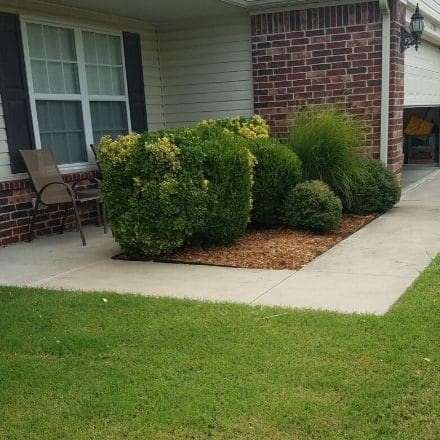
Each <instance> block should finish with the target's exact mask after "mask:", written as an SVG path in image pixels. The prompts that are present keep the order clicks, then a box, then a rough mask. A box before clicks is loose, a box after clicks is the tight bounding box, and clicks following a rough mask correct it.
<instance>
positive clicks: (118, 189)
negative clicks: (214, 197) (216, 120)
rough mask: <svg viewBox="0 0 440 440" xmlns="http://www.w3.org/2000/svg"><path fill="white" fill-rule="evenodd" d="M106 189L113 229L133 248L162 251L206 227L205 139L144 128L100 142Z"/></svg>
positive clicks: (123, 244) (126, 247)
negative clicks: (136, 133)
mask: <svg viewBox="0 0 440 440" xmlns="http://www.w3.org/2000/svg"><path fill="white" fill-rule="evenodd" d="M99 159H100V163H101V167H102V174H103V183H102V192H103V197H104V200H105V203H106V206H107V209H108V214H109V219H110V222H111V224H112V229H113V233H114V236H115V239H116V241H117V242H118V243H119V244H120V246H121V247H122V248H123V249H124V250H126V251H130V252H142V253H145V254H149V255H158V254H161V253H164V252H168V251H172V250H173V249H176V248H177V247H179V246H182V245H183V244H184V243H186V242H188V241H189V240H190V238H191V237H192V236H193V235H194V233H195V232H197V231H200V230H201V229H202V228H203V225H204V222H205V216H206V210H207V194H208V188H207V182H206V180H205V176H204V173H203V164H204V160H205V153H204V147H203V142H202V140H201V139H200V138H198V137H197V136H195V135H194V134H193V133H192V132H191V131H190V130H181V131H179V132H175V133H168V134H166V133H164V132H157V133H144V134H142V135H134V134H132V135H128V136H121V137H118V138H117V139H116V140H112V139H111V138H110V137H109V136H106V137H103V138H102V139H101V142H100V144H99Z"/></svg>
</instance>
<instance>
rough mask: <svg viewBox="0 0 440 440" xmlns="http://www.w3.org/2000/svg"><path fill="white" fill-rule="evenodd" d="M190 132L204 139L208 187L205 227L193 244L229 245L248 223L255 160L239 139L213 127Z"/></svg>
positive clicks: (204, 164)
mask: <svg viewBox="0 0 440 440" xmlns="http://www.w3.org/2000/svg"><path fill="white" fill-rule="evenodd" d="M193 130H194V132H195V133H197V135H198V136H200V137H201V139H203V151H204V154H205V159H204V163H203V172H204V177H205V179H206V185H207V210H206V214H205V221H204V226H203V228H201V229H200V230H199V232H198V233H197V234H196V235H195V237H194V240H193V241H194V242H196V243H200V244H206V245H225V244H229V243H231V242H232V241H233V240H235V239H236V238H238V237H239V236H240V235H241V234H243V232H244V231H245V230H246V227H247V225H248V223H249V220H250V210H251V207H252V185H253V167H254V162H255V160H254V158H253V156H252V155H251V153H250V152H249V150H248V148H247V142H246V140H245V139H243V138H242V137H240V136H236V135H234V134H233V133H230V132H227V131H225V130H223V129H221V128H218V127H215V126H213V127H212V126H210V127H209V126H204V127H197V128H194V129H193Z"/></svg>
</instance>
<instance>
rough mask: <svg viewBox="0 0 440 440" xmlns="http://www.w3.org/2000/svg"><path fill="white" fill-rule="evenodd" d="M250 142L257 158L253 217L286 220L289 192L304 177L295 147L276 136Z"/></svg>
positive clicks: (260, 220) (254, 220)
mask: <svg viewBox="0 0 440 440" xmlns="http://www.w3.org/2000/svg"><path fill="white" fill-rule="evenodd" d="M248 142H249V149H250V151H251V153H252V154H253V155H254V156H255V158H256V165H255V168H254V187H253V190H252V198H253V207H252V211H251V221H252V223H254V224H256V225H261V226H273V225H275V224H277V223H280V222H281V220H282V215H283V208H284V200H285V198H286V196H287V193H288V192H289V190H290V189H291V188H292V187H293V186H295V185H296V184H297V183H299V182H300V181H301V162H300V160H299V159H298V156H297V155H296V154H295V153H294V152H293V151H291V150H290V149H289V148H288V147H287V146H286V145H283V144H281V143H280V142H278V141H277V140H275V139H252V140H249V141H248Z"/></svg>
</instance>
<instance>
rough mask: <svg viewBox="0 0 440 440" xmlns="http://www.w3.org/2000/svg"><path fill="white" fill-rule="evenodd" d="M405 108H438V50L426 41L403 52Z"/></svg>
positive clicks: (439, 51)
mask: <svg viewBox="0 0 440 440" xmlns="http://www.w3.org/2000/svg"><path fill="white" fill-rule="evenodd" d="M405 106H406V107H414V106H424V107H434V106H440V49H439V47H437V46H435V45H434V44H431V43H428V42H427V41H423V44H422V45H421V46H420V47H419V50H418V51H416V50H415V49H414V48H410V49H408V50H407V51H406V52H405Z"/></svg>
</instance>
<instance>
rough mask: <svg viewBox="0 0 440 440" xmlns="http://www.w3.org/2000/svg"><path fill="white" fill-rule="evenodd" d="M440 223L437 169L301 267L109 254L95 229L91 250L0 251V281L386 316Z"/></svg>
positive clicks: (72, 241)
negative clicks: (148, 259)
mask: <svg viewBox="0 0 440 440" xmlns="http://www.w3.org/2000/svg"><path fill="white" fill-rule="evenodd" d="M439 220H440V171H438V170H435V169H434V170H433V171H432V172H431V173H429V174H427V175H426V176H425V177H424V178H423V179H421V180H418V181H416V182H414V183H412V184H411V185H409V186H408V187H407V188H406V189H405V190H404V194H403V197H402V201H401V202H400V203H399V205H398V206H397V207H396V208H394V209H393V210H391V211H390V212H388V213H386V214H384V215H383V216H381V217H379V218H378V219H377V220H375V221H374V222H372V223H370V224H368V225H367V226H366V227H364V228H363V229H361V230H360V231H358V232H357V233H355V234H353V235H352V236H351V237H349V238H348V239H346V240H344V241H343V242H341V243H339V244H338V245H336V246H335V247H334V248H332V249H330V250H329V251H328V252H326V253H325V254H323V255H321V256H320V257H318V258H317V259H316V260H314V261H313V262H312V263H310V264H309V265H308V266H306V267H304V268H303V269H301V270H300V271H297V272H295V271H288V270H285V271H273V270H255V269H234V268H221V267H210V266H192V265H179V264H163V263H150V262H128V261H116V260H111V259H110V256H112V255H114V254H116V253H117V252H118V251H119V249H118V247H117V245H116V244H115V243H114V241H113V239H112V237H111V235H110V234H107V235H104V234H103V233H102V230H101V229H99V228H96V227H90V228H87V230H86V233H87V239H88V245H87V247H82V246H81V243H80V239H79V236H78V234H77V233H73V232H72V233H66V234H64V235H62V236H58V235H56V236H51V237H45V238H40V239H38V240H35V241H34V242H32V243H31V244H29V243H20V244H17V245H14V246H9V247H7V248H2V249H0V284H14V285H31V286H45V287H54V288H68V289H75V290H109V291H115V292H134V293H140V294H145V295H168V296H175V297H186V298H193V299H205V300H212V301H234V302H243V303H248V304H265V305H282V306H289V307H307V308H314V309H326V310H336V311H340V312H359V313H375V314H382V313H385V312H386V311H387V310H388V308H389V307H390V306H391V305H392V304H393V303H394V302H395V301H396V299H397V298H398V297H399V296H400V295H401V294H402V293H403V292H404V291H405V289H406V288H407V287H408V286H409V285H410V284H411V282H412V281H413V280H414V279H415V278H416V277H417V276H418V275H419V273H420V272H421V271H422V270H423V269H424V268H425V267H426V266H427V265H428V263H429V262H430V260H431V258H432V257H434V256H435V255H436V254H437V253H438V252H440V221H439Z"/></svg>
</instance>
